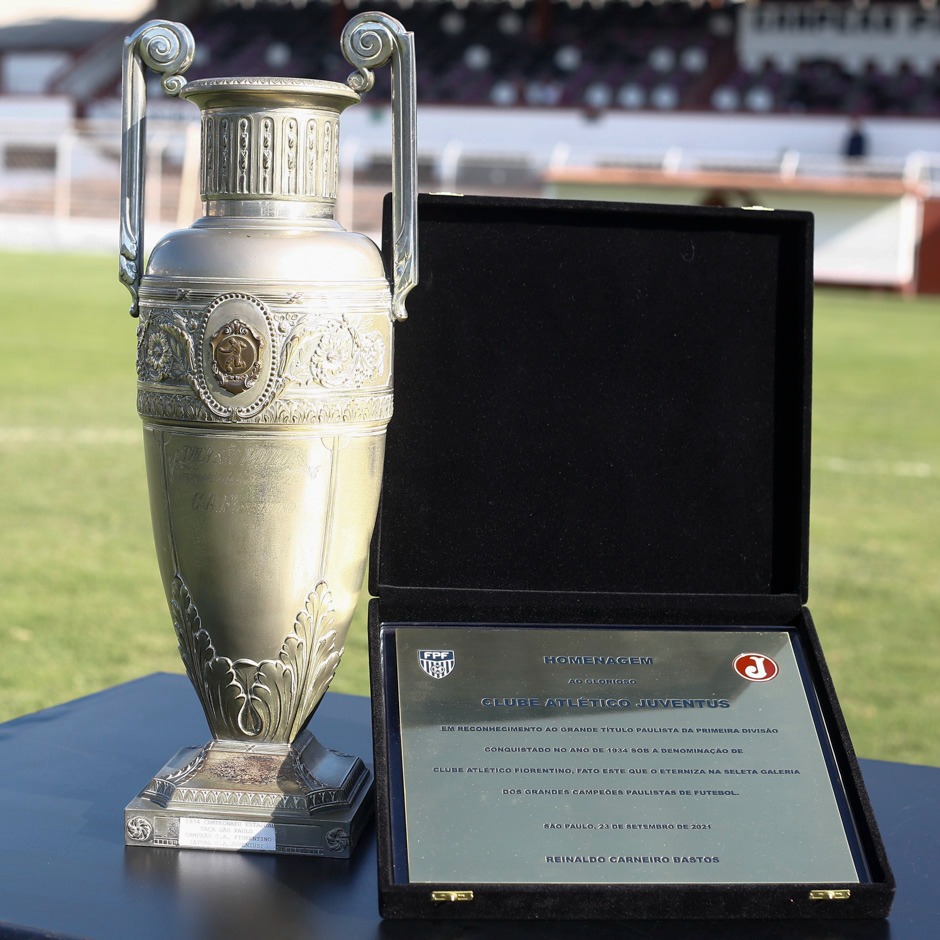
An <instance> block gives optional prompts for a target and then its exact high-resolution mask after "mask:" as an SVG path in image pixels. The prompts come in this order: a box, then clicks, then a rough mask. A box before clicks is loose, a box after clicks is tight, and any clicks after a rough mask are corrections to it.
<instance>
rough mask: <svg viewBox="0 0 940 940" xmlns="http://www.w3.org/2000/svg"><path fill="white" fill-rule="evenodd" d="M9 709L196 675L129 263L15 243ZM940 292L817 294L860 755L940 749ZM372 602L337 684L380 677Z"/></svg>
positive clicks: (821, 591) (3, 492)
mask: <svg viewBox="0 0 940 940" xmlns="http://www.w3.org/2000/svg"><path fill="white" fill-rule="evenodd" d="M0 297H2V323H3V327H4V345H5V347H6V354H5V355H4V356H3V360H2V362H3V377H2V386H0V387H2V399H3V411H2V417H0V458H2V459H0V525H2V532H3V536H2V542H0V644H2V657H0V688H2V690H3V691H2V696H0V720H5V719H7V718H11V717H14V716H16V715H19V714H23V713H25V712H29V711H33V710H36V709H39V708H43V707H45V706H48V705H52V704H55V703H58V702H62V701H65V700H68V699H71V698H74V697H76V696H79V695H83V694H87V693H89V692H93V691H95V690H97V689H101V688H103V687H106V686H109V685H112V684H114V683H117V682H121V681H124V680H127V679H132V678H135V677H137V676H140V675H144V674H146V673H150V672H154V671H172V672H182V665H181V663H180V660H179V656H178V654H177V651H176V640H175V636H174V633H173V628H172V625H171V623H170V619H169V615H168V613H167V609H166V602H165V599H164V596H163V591H162V588H161V586H160V584H159V581H158V576H157V566H156V561H155V558H154V550H153V544H152V541H151V535H150V520H149V510H148V500H147V493H146V481H145V479H144V470H143V448H142V445H141V434H140V427H139V419H138V417H137V414H136V411H135V387H134V386H135V381H136V377H135V368H134V362H135V354H136V349H135V346H136V341H135V321H133V320H131V319H130V318H129V317H128V316H127V315H126V312H125V311H126V309H127V306H128V302H129V295H128V294H127V292H126V291H125V290H124V288H123V287H121V286H120V285H119V284H118V282H117V259H116V257H111V256H106V257H103V256H99V255H88V256H79V255H51V254H50V255H47V254H43V255H33V254H21V253H15V252H7V253H0ZM938 363H940V300H936V299H931V300H923V299H918V300H909V299H904V298H900V297H897V296H894V295H890V294H883V293H876V292H871V293H863V292H856V291H829V290H827V291H819V292H817V298H816V317H815V354H814V406H813V410H814V434H813V494H812V529H811V548H810V572H811V586H810V598H809V607H810V610H811V611H812V612H813V615H814V618H815V620H816V624H817V627H818V629H819V633H820V636H821V639H822V643H823V648H824V650H825V651H826V654H827V658H828V661H829V665H830V667H831V670H832V672H833V676H834V679H835V683H836V688H837V690H838V693H839V697H840V700H841V703H842V707H843V709H844V711H845V713H846V719H847V721H848V725H849V729H850V731H851V733H852V737H853V740H854V743H855V746H856V749H857V751H858V752H859V753H860V754H861V755H862V756H864V757H873V758H881V759H885V760H899V761H910V762H915V763H926V764H934V765H940V738H938V736H937V735H936V734H934V733H933V729H934V728H935V727H936V717H935V716H936V713H937V711H938V710H940V639H938V626H940V433H938V413H940V382H938V378H937V376H938ZM364 613H365V611H364V604H360V608H359V611H358V612H357V615H356V619H355V621H354V623H353V626H352V629H351V630H350V635H349V640H348V642H347V647H346V654H345V656H344V658H343V661H342V663H341V664H340V668H339V671H338V673H337V677H336V680H335V682H334V684H333V688H334V689H337V690H339V691H342V692H356V693H361V694H367V693H368V688H369V685H368V666H367V661H366V628H365V616H364Z"/></svg>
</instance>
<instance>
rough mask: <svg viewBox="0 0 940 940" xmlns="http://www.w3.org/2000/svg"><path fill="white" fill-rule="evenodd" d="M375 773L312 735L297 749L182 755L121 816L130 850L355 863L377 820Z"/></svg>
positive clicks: (206, 750) (210, 747) (235, 745)
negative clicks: (298, 857) (356, 852)
mask: <svg viewBox="0 0 940 940" xmlns="http://www.w3.org/2000/svg"><path fill="white" fill-rule="evenodd" d="M372 791H373V776H372V771H371V770H369V768H368V767H366V766H365V764H363V762H362V761H361V760H360V759H359V758H358V757H350V756H349V755H346V754H339V753H337V752H336V751H332V750H330V749H328V748H325V747H323V745H322V744H320V742H319V741H317V739H316V738H315V737H313V735H311V734H310V733H309V732H303V733H302V734H301V735H300V737H298V739H297V741H296V742H295V743H294V745H275V744H254V745H252V744H250V743H245V742H237V741H219V740H215V741H212V742H210V743H209V744H207V745H206V746H205V747H202V748H198V747H190V748H183V749H182V750H181V751H179V752H178V753H177V754H176V755H174V757H173V758H172V759H171V760H170V761H169V763H167V765H166V766H165V767H163V769H162V770H161V771H160V772H159V773H158V774H157V775H156V776H155V777H154V778H153V780H151V781H150V783H149V784H148V785H147V786H146V787H145V788H144V790H143V792H142V793H141V794H140V796H138V797H137V798H136V799H134V800H132V801H131V802H130V803H129V804H128V806H127V808H126V809H125V811H124V842H125V844H126V845H151V846H162V847H165V848H181V849H184V848H190V849H216V850H222V851H231V852H274V853H277V854H282V855H315V856H321V857H327V858H349V857H350V856H351V854H352V851H353V849H354V848H355V845H356V842H357V841H358V839H359V836H360V835H361V834H362V831H363V830H364V829H365V827H366V824H367V823H368V822H369V820H370V819H371V817H372V812H373V794H372Z"/></svg>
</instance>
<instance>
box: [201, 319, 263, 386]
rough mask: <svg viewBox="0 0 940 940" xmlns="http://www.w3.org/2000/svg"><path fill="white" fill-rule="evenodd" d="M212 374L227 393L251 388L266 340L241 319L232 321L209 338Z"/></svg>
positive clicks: (258, 372)
mask: <svg viewBox="0 0 940 940" xmlns="http://www.w3.org/2000/svg"><path fill="white" fill-rule="evenodd" d="M209 345H210V346H211V347H212V374H213V375H214V376H215V380H216V381H217V382H218V383H219V385H220V386H221V387H222V388H224V389H225V390H226V391H227V392H232V393H233V394H238V392H244V391H245V390H246V389H249V388H251V386H252V385H254V384H255V382H257V381H258V376H259V375H260V374H261V350H262V349H263V348H264V340H262V338H261V337H260V336H259V335H258V334H257V333H256V332H255V331H254V330H253V329H252V328H251V327H250V326H249V325H248V324H247V323H244V322H242V321H241V320H239V319H234V320H230V321H229V322H228V323H226V324H225V326H223V327H222V328H221V329H220V330H219V331H218V332H217V333H216V334H215V335H214V336H213V337H212V338H211V339H210V340H209Z"/></svg>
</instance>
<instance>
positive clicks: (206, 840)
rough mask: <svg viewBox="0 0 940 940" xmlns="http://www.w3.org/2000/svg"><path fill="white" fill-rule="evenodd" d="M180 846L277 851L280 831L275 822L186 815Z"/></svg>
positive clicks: (181, 821)
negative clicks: (278, 831) (277, 830)
mask: <svg viewBox="0 0 940 940" xmlns="http://www.w3.org/2000/svg"><path fill="white" fill-rule="evenodd" d="M179 847H180V848H181V849H228V850H229V851H234V852H275V851H277V833H276V832H275V830H274V826H273V825H272V824H271V823H258V822H240V821H238V820H236V819H207V818H205V817H199V816H192V817H189V816H184V817H183V818H182V819H180V831H179Z"/></svg>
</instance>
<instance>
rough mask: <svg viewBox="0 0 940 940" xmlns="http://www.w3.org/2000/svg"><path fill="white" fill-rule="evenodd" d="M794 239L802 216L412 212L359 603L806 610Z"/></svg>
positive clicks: (806, 322) (596, 207)
mask: <svg viewBox="0 0 940 940" xmlns="http://www.w3.org/2000/svg"><path fill="white" fill-rule="evenodd" d="M811 241H812V217H811V216H810V215H809V214H807V213H783V212H774V213H770V212H749V211H745V210H728V209H723V210H713V209H703V208H686V207H683V208H675V207H663V206H636V205H623V204H608V203H583V202H582V203H569V202H561V201H556V200H513V199H481V198H462V197H427V196H423V197H421V199H420V202H419V264H420V283H419V286H418V287H417V288H416V289H415V290H414V291H413V292H412V294H411V295H410V296H409V298H408V311H409V319H408V320H407V321H406V322H405V323H403V324H400V325H398V326H396V338H395V341H396V350H395V414H394V417H393V419H392V423H391V426H390V429H389V435H388V447H387V455H386V470H385V482H384V490H383V498H382V505H381V510H380V518H379V524H378V527H377V534H376V540H375V556H374V558H373V590H374V592H375V593H379V594H382V595H383V596H388V595H387V591H386V589H387V588H391V589H392V590H394V589H395V588H431V589H439V590H449V589H456V590H471V591H472V590H485V591H490V592H492V591H534V592H551V593H557V592H562V593H566V592H571V593H575V594H581V593H584V592H602V593H612V594H620V595H626V594H633V595H637V594H639V595H663V594H665V595H668V594H690V595H703V594H713V595H763V596H766V595H791V596H793V597H794V599H797V598H805V593H806V524H805V521H806V517H807V506H808V476H807V473H806V467H807V460H808V449H807V445H808V440H809V436H808V428H809V381H808V374H809V369H808V364H809V336H810V329H809V327H810V317H811V294H810V293H809V291H808V290H807V287H806V285H807V284H808V283H809V272H810V270H811V268H810V266H811V260H812V259H811V250H810V246H811ZM389 242H390V239H386V244H388V243H389ZM797 606H798V603H797Z"/></svg>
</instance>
